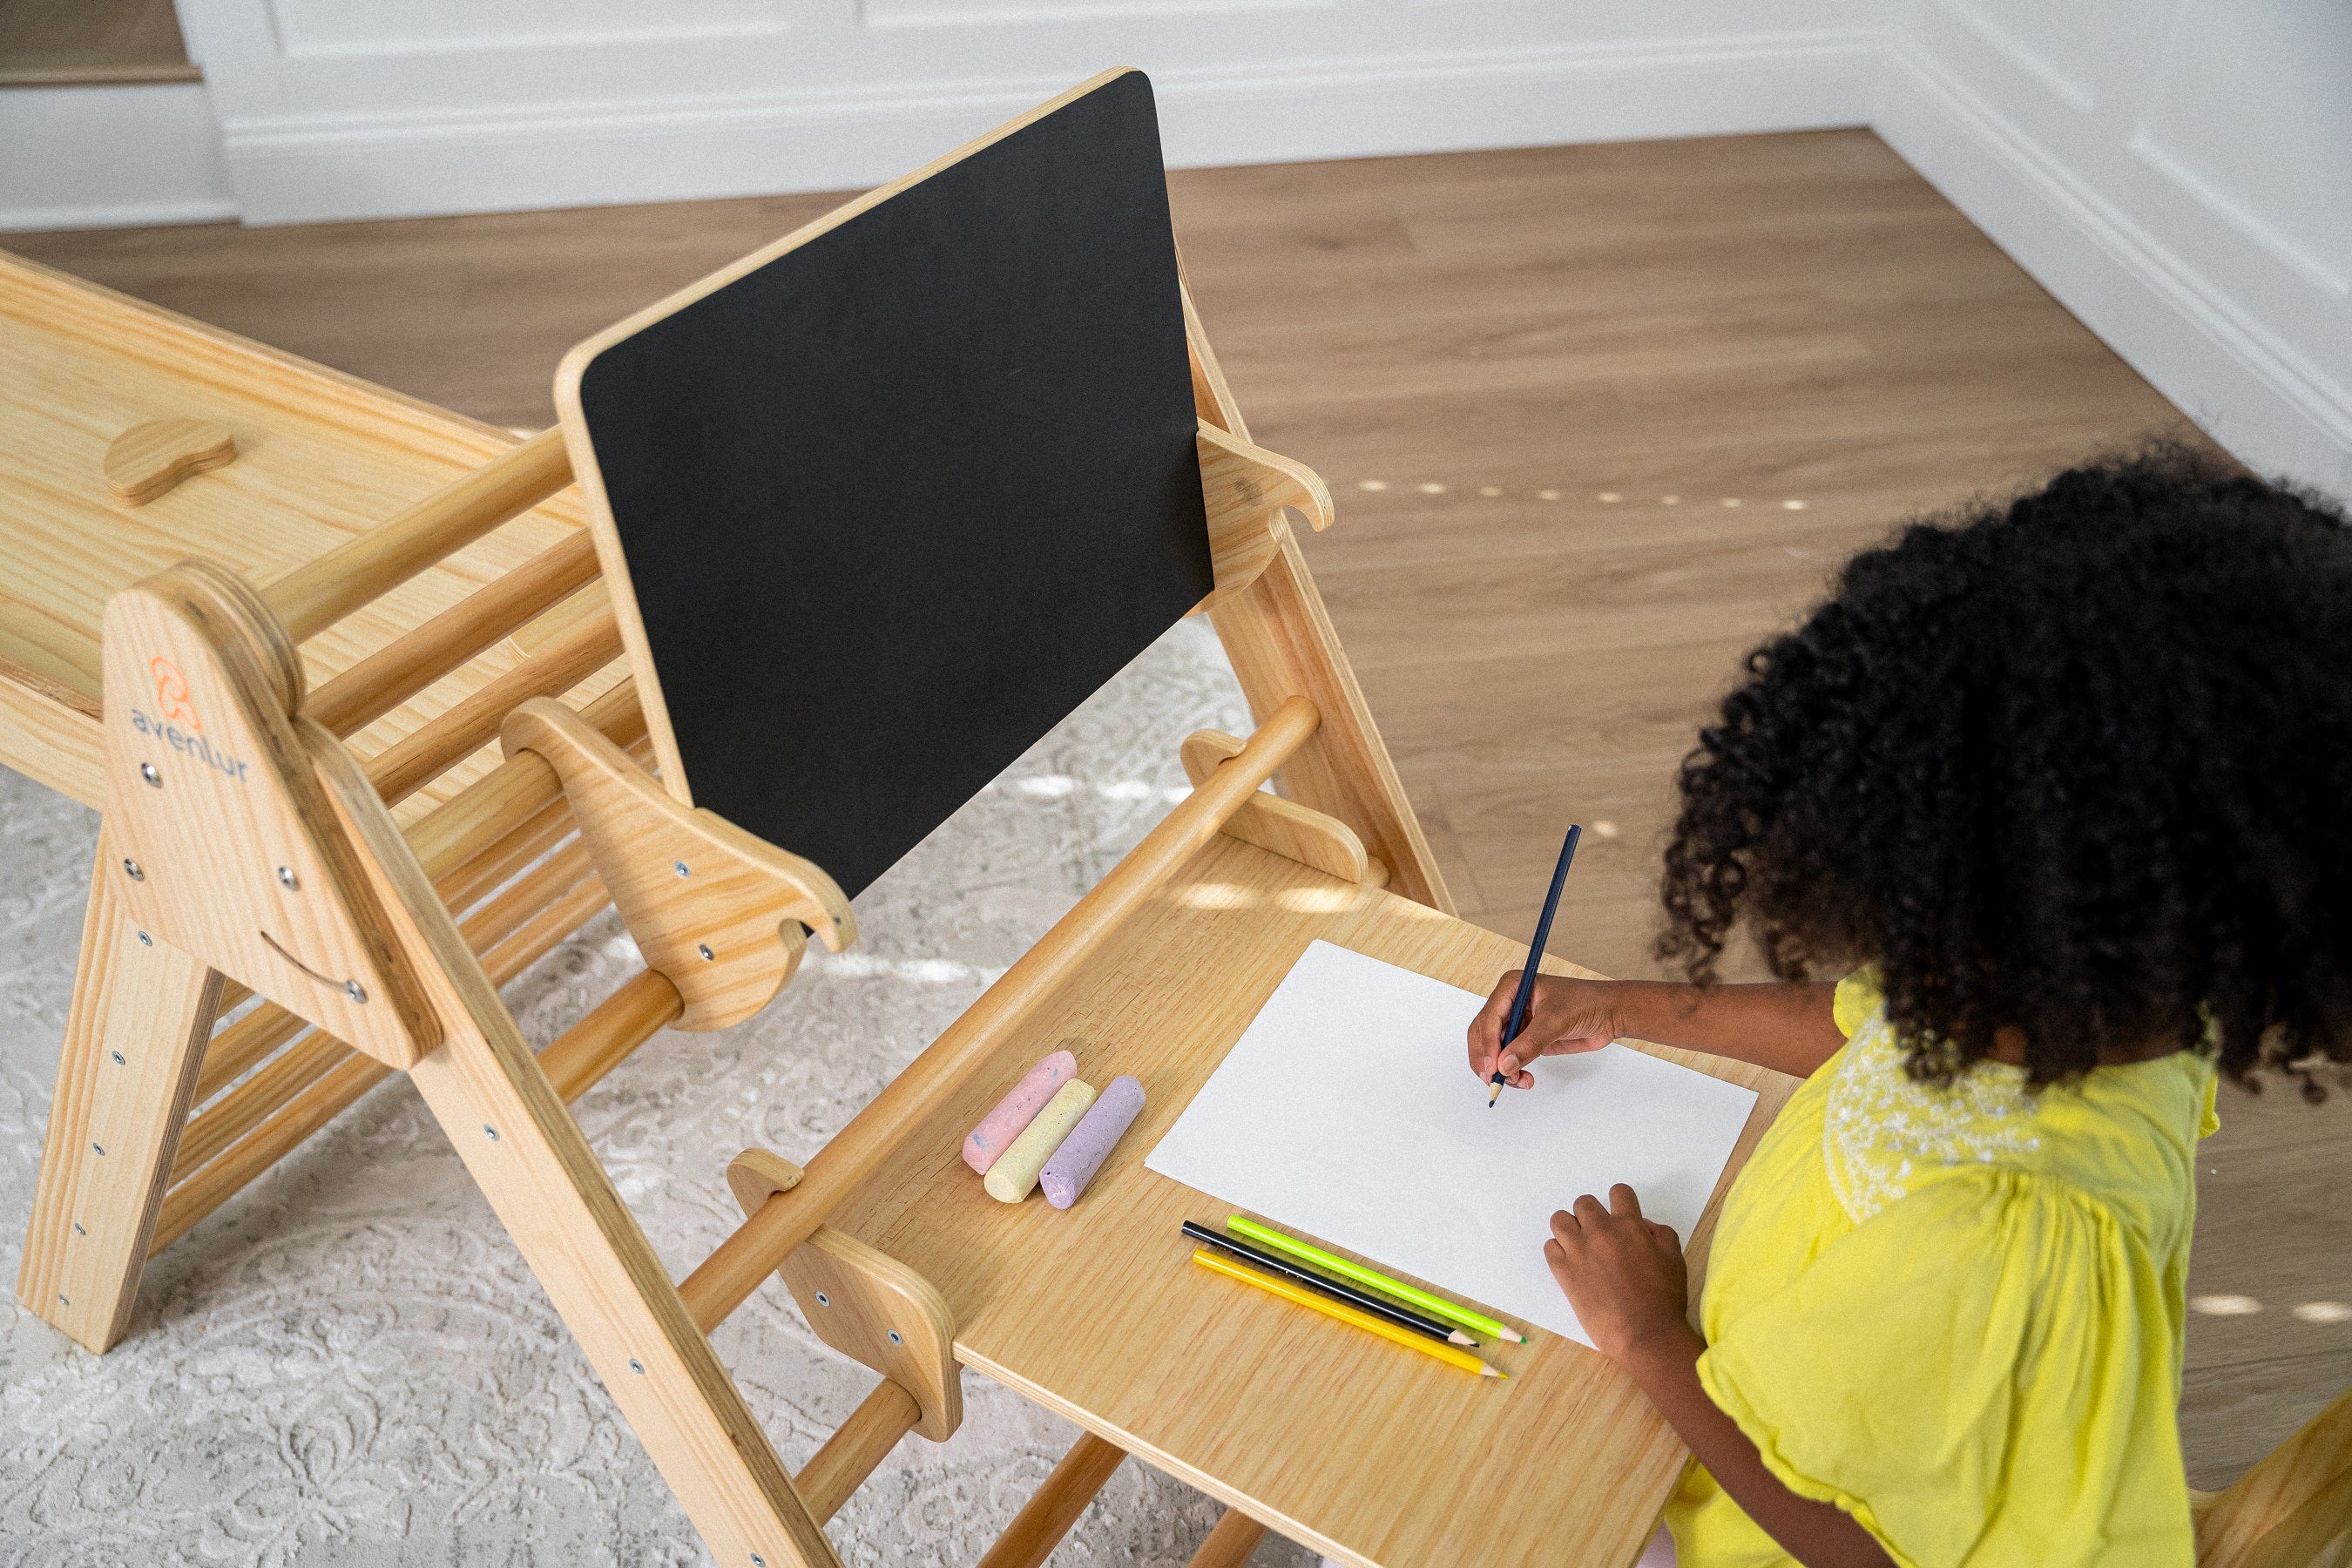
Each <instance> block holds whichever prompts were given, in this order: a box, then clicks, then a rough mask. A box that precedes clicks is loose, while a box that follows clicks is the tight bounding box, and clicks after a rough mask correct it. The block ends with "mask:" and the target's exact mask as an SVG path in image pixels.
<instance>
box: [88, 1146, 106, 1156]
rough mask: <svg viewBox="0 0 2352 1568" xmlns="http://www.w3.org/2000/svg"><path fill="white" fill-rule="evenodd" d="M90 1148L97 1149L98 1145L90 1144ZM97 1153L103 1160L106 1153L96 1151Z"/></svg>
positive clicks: (101, 1150) (99, 1150) (100, 1150)
mask: <svg viewBox="0 0 2352 1568" xmlns="http://www.w3.org/2000/svg"><path fill="white" fill-rule="evenodd" d="M90 1147H91V1148H93V1149H98V1145H97V1144H95V1143H93V1144H91V1145H90ZM98 1152H99V1154H100V1157H101V1158H103V1157H104V1156H105V1153H106V1151H105V1150H103V1149H98Z"/></svg>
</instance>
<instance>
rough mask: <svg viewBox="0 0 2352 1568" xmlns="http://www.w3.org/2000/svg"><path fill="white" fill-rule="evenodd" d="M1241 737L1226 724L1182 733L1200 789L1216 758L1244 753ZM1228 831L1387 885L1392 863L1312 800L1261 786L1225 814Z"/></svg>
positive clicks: (1304, 861)
mask: <svg viewBox="0 0 2352 1568" xmlns="http://www.w3.org/2000/svg"><path fill="white" fill-rule="evenodd" d="M1241 751H1242V742H1241V741H1240V739H1239V738H1238V737H1236V736H1233V735H1228V734H1226V733H1225V732H1224V731H1222V730H1195V731H1192V733H1191V734H1189V735H1187V736H1185V737H1184V749H1183V758H1184V776H1185V777H1186V778H1187V779H1190V780H1191V781H1192V787H1193V788H1194V789H1198V788H1200V787H1201V785H1202V784H1203V783H1205V782H1207V780H1208V777H1209V775H1210V774H1211V773H1214V772H1216V771H1217V764H1218V763H1222V762H1223V761H1224V760H1225V759H1226V758H1228V757H1237V756H1239V755H1241ZM1225 833H1226V835H1227V836H1228V837H1234V838H1238V839H1240V840H1241V841H1242V842H1243V843H1244V844H1255V845H1256V846H1257V847H1259V848H1261V849H1265V850H1268V851H1270V852H1272V853H1274V854H1276V855H1280V856H1283V857H1285V858H1287V859H1292V860H1296V861H1297V862H1298V863H1299V864H1300V865H1302V866H1312V867H1313V868H1315V869H1317V870H1318V871H1320V872H1322V873H1324V874H1325V875H1326V876H1331V877H1337V878H1339V879H1340V880H1342V881H1347V882H1366V881H1369V882H1370V883H1372V885H1373V886H1375V887H1381V886H1384V885H1386V883H1387V881H1388V868H1387V867H1385V866H1382V865H1381V863H1380V862H1379V861H1378V860H1376V859H1374V858H1372V857H1371V856H1370V855H1369V854H1367V853H1365V851H1364V841H1363V840H1362V839H1361V838H1359V837H1356V830H1355V829H1354V828H1352V827H1350V826H1348V825H1347V824H1346V823H1344V822H1342V821H1340V820H1339V818H1338V817H1336V816H1326V815H1325V814H1324V813H1322V812H1319V811H1317V810H1316V809H1314V808H1313V807H1312V806H1306V805H1299V804H1298V803H1297V801H1295V800H1285V799H1283V798H1282V797H1281V796H1280V795H1268V794H1267V793H1266V792H1265V791H1264V790H1260V791H1258V792H1257V793H1256V794H1255V795H1251V796H1250V797H1249V799H1248V800H1247V801H1246V802H1245V803H1244V805H1242V808H1241V809H1240V810H1239V811H1236V812H1234V814H1233V816H1229V817H1227V818H1226V819H1225Z"/></svg>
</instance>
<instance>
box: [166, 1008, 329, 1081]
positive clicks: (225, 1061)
mask: <svg viewBox="0 0 2352 1568" xmlns="http://www.w3.org/2000/svg"><path fill="white" fill-rule="evenodd" d="M309 1027H310V1025H309V1023H308V1022H306V1021H305V1020H303V1019H301V1018H298V1017H296V1016H294V1015H293V1014H291V1013H289V1012H288V1011H287V1010H286V1009H285V1008H283V1007H280V1006H279V1005H278V1004H277V1003H275V1002H264V1003H263V1004H262V1005H260V1006H258V1007H256V1008H255V1009H254V1010H253V1011H252V1012H250V1013H247V1015H246V1016H244V1017H242V1018H239V1019H238V1020H237V1021H236V1023H234V1024H231V1025H230V1026H228V1027H227V1028H226V1029H223V1030H222V1031H221V1032H220V1033H219V1034H217V1035H215V1036H214V1037H212V1039H211V1040H210V1041H208V1042H207V1043H206V1044H205V1065H204V1066H203V1067H201V1068H197V1069H196V1092H195V1095H194V1098H193V1099H192V1100H189V1102H188V1103H190V1104H191V1105H202V1104H203V1103H204V1102H205V1100H210V1099H211V1098H212V1097H213V1096H214V1095H216V1094H218V1093H219V1092H220V1091H221V1090H222V1089H226V1088H227V1087H228V1086H229V1085H230V1084H231V1083H233V1082H235V1081H236V1079H240V1078H242V1077H244V1076H245V1074H246V1072H247V1069H248V1068H251V1067H252V1066H253V1065H254V1064H255V1063H257V1062H258V1061H260V1060H261V1059H262V1058H264V1057H267V1056H268V1054H269V1053H270V1052H272V1051H274V1050H276V1049H277V1048H278V1047H280V1046H282V1045H284V1044H285V1043H286V1042H287V1041H289V1040H290V1039H292V1038H293V1037H295V1036H297V1035H299V1034H300V1033H301V1032H302V1031H303V1030H305V1029H307V1028H309Z"/></svg>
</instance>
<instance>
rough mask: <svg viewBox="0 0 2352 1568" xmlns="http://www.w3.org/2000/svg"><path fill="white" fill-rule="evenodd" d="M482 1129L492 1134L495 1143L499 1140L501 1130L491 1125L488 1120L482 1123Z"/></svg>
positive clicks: (491, 1140)
mask: <svg viewBox="0 0 2352 1568" xmlns="http://www.w3.org/2000/svg"><path fill="white" fill-rule="evenodd" d="M482 1131H485V1132H487V1133H488V1134H489V1135H490V1142H493V1143H495V1142H498V1141H499V1130H498V1129H497V1128H495V1127H493V1126H491V1125H490V1124H489V1123H488V1122H487V1121H485V1122H483V1123H482Z"/></svg>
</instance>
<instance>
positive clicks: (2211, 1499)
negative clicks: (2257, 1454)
mask: <svg viewBox="0 0 2352 1568" xmlns="http://www.w3.org/2000/svg"><path fill="white" fill-rule="evenodd" d="M2190 1499H2191V1502H2192V1504H2193V1506H2194V1509H2195V1510H2196V1515H2197V1561H2198V1563H2199V1565H2200V1568H2343V1565H2344V1564H2346V1563H2352V1392H2347V1393H2346V1394H2343V1395H2341V1396H2340V1397H2338V1398H2337V1399H2336V1403H2335V1404H2333V1405H2329V1406H2328V1407H2327V1408H2326V1409H2325V1410H2323V1411H2321V1412H2320V1413H2319V1414H2318V1415H2315V1416H2313V1417H2312V1418H2311V1419H2310V1421H2308V1422H2306V1423H2305V1425H2304V1427H2303V1429H2302V1430H2301V1431H2299V1432H2297V1433H2296V1434H2295V1435H2294V1436H2292V1437H2289V1438H2288V1439H2287V1440H2286V1441H2285V1442H2284V1443H2282V1444H2280V1445H2279V1446H2278V1447H2277V1448H2275V1449H2273V1451H2272V1452H2271V1453H2270V1454H2269V1455H2268V1456H2266V1457H2265V1458H2263V1460H2262V1461H2261V1462H2260V1463H2259V1464H2257V1465H2255V1466H2254V1468H2252V1469H2251V1470H2248V1471H2247V1472H2246V1473H2245V1474H2244V1475H2242V1476H2241V1477H2239V1478H2238V1480H2237V1482H2236V1484H2235V1485H2233V1486H2231V1487H2229V1488H2227V1489H2223V1490H2221V1491H2218V1492H2192V1493H2191V1494H2190Z"/></svg>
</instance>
